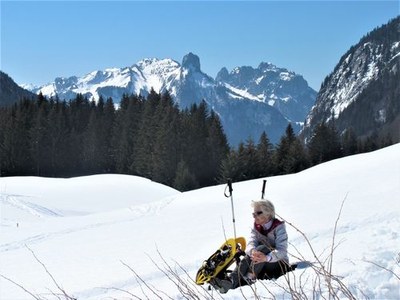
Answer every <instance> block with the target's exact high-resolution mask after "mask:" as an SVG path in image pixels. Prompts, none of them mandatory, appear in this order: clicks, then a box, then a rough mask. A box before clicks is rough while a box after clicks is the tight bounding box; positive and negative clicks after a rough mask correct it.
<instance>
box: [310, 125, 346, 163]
mask: <svg viewBox="0 0 400 300" xmlns="http://www.w3.org/2000/svg"><path fill="white" fill-rule="evenodd" d="M308 152H309V156H310V160H311V163H312V164H313V165H317V164H320V163H322V162H326V161H329V160H332V159H335V158H338V157H340V156H341V145H340V141H339V135H338V133H337V132H336V130H335V128H334V127H333V126H328V125H326V124H325V123H324V122H322V123H320V124H319V125H318V126H317V127H316V128H315V130H314V133H313V135H312V137H311V140H310V143H309V144H308Z"/></svg>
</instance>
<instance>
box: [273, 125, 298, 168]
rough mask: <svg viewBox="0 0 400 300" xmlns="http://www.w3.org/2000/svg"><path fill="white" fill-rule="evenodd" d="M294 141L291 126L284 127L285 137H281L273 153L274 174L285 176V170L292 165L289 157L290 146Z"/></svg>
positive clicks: (294, 136)
mask: <svg viewBox="0 0 400 300" xmlns="http://www.w3.org/2000/svg"><path fill="white" fill-rule="evenodd" d="M295 140H296V135H295V134H294V130H293V127H292V125H291V124H289V125H288V126H287V127H286V131H285V135H284V136H282V137H281V139H280V141H279V143H278V145H277V147H276V151H275V153H274V165H275V167H276V173H277V175H278V174H287V170H288V169H290V165H292V164H293V161H292V158H291V157H290V156H291V155H292V154H293V153H291V152H290V148H291V146H292V144H293V143H294V142H295Z"/></svg>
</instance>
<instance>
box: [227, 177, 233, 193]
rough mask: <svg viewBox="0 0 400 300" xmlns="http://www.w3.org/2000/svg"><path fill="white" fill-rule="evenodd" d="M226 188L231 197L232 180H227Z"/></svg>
mask: <svg viewBox="0 0 400 300" xmlns="http://www.w3.org/2000/svg"><path fill="white" fill-rule="evenodd" d="M228 187H229V194H230V195H232V192H233V188H232V179H230V178H229V179H228Z"/></svg>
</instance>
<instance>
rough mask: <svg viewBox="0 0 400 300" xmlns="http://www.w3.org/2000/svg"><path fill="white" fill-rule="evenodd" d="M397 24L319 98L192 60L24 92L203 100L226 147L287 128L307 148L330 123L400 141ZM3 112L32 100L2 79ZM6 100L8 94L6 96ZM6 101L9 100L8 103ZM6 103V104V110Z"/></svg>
mask: <svg viewBox="0 0 400 300" xmlns="http://www.w3.org/2000/svg"><path fill="white" fill-rule="evenodd" d="M399 28H400V17H397V18H395V19H393V20H390V21H389V22H388V23H387V24H385V25H383V26H381V27H379V28H376V29H374V30H373V31H371V32H369V33H367V34H366V35H365V36H364V37H362V38H361V40H360V41H359V42H358V43H357V44H356V45H353V46H352V47H351V48H350V49H349V50H348V51H347V52H346V53H345V54H344V55H343V56H342V57H341V59H340V60H339V62H338V64H337V65H336V67H335V68H334V70H333V71H332V72H331V74H329V75H328V76H326V78H325V80H324V81H323V83H322V85H321V89H320V90H319V92H318V94H317V92H316V91H314V90H313V89H312V88H310V87H309V86H308V84H307V82H306V80H305V79H304V78H303V77H302V76H301V75H298V74H296V73H294V72H292V71H289V70H287V69H285V68H280V67H277V66H275V65H273V64H271V63H265V62H262V63H260V64H259V66H258V67H256V68H253V67H250V66H242V67H236V68H234V69H233V70H231V71H228V70H227V69H226V68H222V69H221V70H220V71H219V72H218V74H217V76H216V78H215V79H214V78H212V77H211V76H209V75H207V74H205V73H204V72H202V70H201V66H200V58H199V57H198V56H196V55H195V54H193V53H189V54H187V55H185V56H184V57H183V60H182V62H181V63H178V62H176V61H174V60H172V59H157V58H152V59H143V60H141V61H139V62H137V63H136V64H134V65H132V66H130V67H125V68H110V69H105V70H103V71H93V72H91V73H89V74H87V75H85V76H82V77H77V76H72V77H68V78H64V77H58V78H56V79H55V80H54V82H52V83H49V84H46V85H44V86H39V87H34V86H30V85H24V86H23V87H24V88H25V89H27V90H30V91H31V92H32V93H40V92H41V93H42V94H43V95H45V96H48V97H51V96H55V95H57V96H58V97H59V98H60V99H66V100H68V99H71V98H74V97H75V96H76V95H77V94H78V93H80V94H83V95H85V96H87V97H88V98H89V99H94V100H96V99H98V98H99V97H100V96H103V97H104V98H108V97H112V98H113V100H114V102H115V103H118V102H119V100H120V99H121V97H122V95H123V94H124V93H125V94H132V93H133V94H141V95H143V96H146V95H147V94H148V93H149V91H150V90H151V89H154V90H155V91H156V92H164V91H167V90H168V91H169V92H170V94H171V95H172V96H173V98H174V100H175V101H176V103H178V104H179V106H180V108H182V109H185V108H187V107H190V105H192V104H193V103H199V102H200V101H202V100H205V101H206V102H207V103H208V105H209V108H211V109H213V110H214V111H215V112H216V113H217V114H218V115H219V116H220V118H221V121H222V124H223V126H224V130H225V133H226V135H227V137H228V141H229V143H230V144H231V145H233V146H235V145H238V143H239V142H241V141H245V140H246V139H248V138H249V137H251V138H252V139H253V140H255V141H257V139H258V138H259V136H260V134H261V133H262V132H263V131H265V132H266V133H267V134H268V137H269V138H270V140H271V142H273V143H276V142H278V141H279V138H280V137H281V136H282V134H283V133H284V130H285V128H286V126H287V124H288V123H289V122H290V123H291V124H292V126H293V128H294V130H295V131H296V132H299V131H300V130H301V132H300V136H301V137H302V138H303V139H304V141H305V142H307V141H309V140H310V138H311V137H312V134H313V132H314V129H315V128H316V126H317V125H318V124H320V123H321V122H325V123H329V122H333V123H334V125H335V127H336V128H337V130H338V132H339V134H341V135H344V134H346V133H349V132H351V133H352V134H354V136H355V137H357V138H367V137H370V136H374V135H375V136H378V137H379V138H389V139H390V140H391V141H392V142H398V141H400V85H399V84H398V83H399V82H400V29H399ZM0 77H1V83H2V84H1V94H0V95H1V97H0V106H4V105H9V104H10V103H12V99H11V98H12V97H11V98H10V95H11V94H13V95H14V98H15V100H14V101H18V100H17V99H18V98H21V97H22V96H24V95H25V96H26V97H29V98H31V97H32V94H31V93H26V91H25V92H24V93H23V94H21V90H22V89H20V88H19V87H18V86H17V85H16V84H15V83H13V84H11V83H10V82H12V79H11V78H10V77H8V76H7V75H6V74H4V73H3V72H0ZM10 93H11V94H10ZM10 99H11V100H10ZM10 101H11V102H10Z"/></svg>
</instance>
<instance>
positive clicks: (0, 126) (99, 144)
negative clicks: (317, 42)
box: [0, 90, 391, 191]
mask: <svg viewBox="0 0 400 300" xmlns="http://www.w3.org/2000/svg"><path fill="white" fill-rule="evenodd" d="M390 144H391V142H390V141H389V140H384V141H381V140H379V138H378V136H377V135H373V136H371V137H368V138H367V139H366V140H364V141H360V139H358V138H356V135H355V133H354V131H353V130H352V129H351V128H349V129H348V130H347V131H346V132H345V133H344V134H343V136H341V137H340V136H339V135H338V133H337V131H336V130H335V127H334V126H333V125H332V124H325V123H322V124H320V125H319V126H317V127H316V129H315V131H314V134H313V136H312V138H311V140H310V142H309V144H308V145H307V146H304V145H303V143H302V142H301V141H300V139H299V138H298V137H297V136H296V135H295V133H294V131H293V128H292V126H291V125H290V124H289V125H288V127H287V128H286V131H285V134H284V135H283V136H282V137H281V139H280V141H279V142H278V144H277V145H275V146H273V145H272V144H271V142H270V141H269V138H268V136H267V134H266V133H265V132H264V133H263V134H262V135H261V136H260V138H259V141H258V143H257V144H256V143H255V142H254V141H253V140H252V139H249V140H247V141H246V142H245V143H241V144H239V146H238V147H237V148H230V147H229V145H228V142H227V139H226V136H225V134H224V131H223V128H222V125H221V121H220V119H219V117H218V115H217V114H216V113H214V112H213V111H209V110H208V107H207V105H206V103H205V102H204V101H203V102H201V103H200V104H193V105H192V106H191V107H190V108H188V109H185V110H183V111H181V110H179V108H178V106H177V105H176V104H174V102H173V100H172V98H171V96H170V94H169V93H168V92H166V93H163V94H158V93H156V92H154V91H153V90H152V91H151V92H150V93H149V95H148V96H147V97H146V98H144V97H141V96H136V95H124V96H123V98H122V100H121V102H120V104H119V109H115V105H114V103H113V100H112V99H111V98H109V99H106V100H105V99H103V98H102V97H100V99H99V100H98V101H97V103H95V102H93V101H89V100H88V99H87V98H85V97H84V96H82V95H77V96H76V97H75V99H73V100H70V101H69V102H66V101H60V100H59V99H58V98H55V99H53V98H51V99H49V100H48V99H46V98H45V97H43V96H42V95H39V96H38V98H37V100H36V101H32V100H31V99H25V100H22V101H21V102H19V103H18V104H15V105H13V106H12V107H3V108H0V175H1V176H14V175H19V176H24V175H34V176H50V177H71V176H82V175H91V174H100V173H119V174H130V175H138V176H142V177H146V178H149V179H151V180H154V181H157V182H160V183H163V184H165V185H169V186H172V187H174V188H176V189H179V190H181V191H184V190H190V189H194V188H198V187H203V186H209V185H212V184H217V183H225V182H226V181H227V179H228V178H229V179H232V180H233V181H242V180H249V179H254V178H261V177H267V176H273V175H282V174H288V173H294V172H299V171H301V170H304V169H306V168H308V167H310V166H313V165H316V164H319V163H322V162H325V161H328V160H331V159H334V158H338V157H341V156H344V155H352V154H356V153H361V152H366V151H371V150H375V149H378V148H380V147H384V146H388V145H390Z"/></svg>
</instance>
